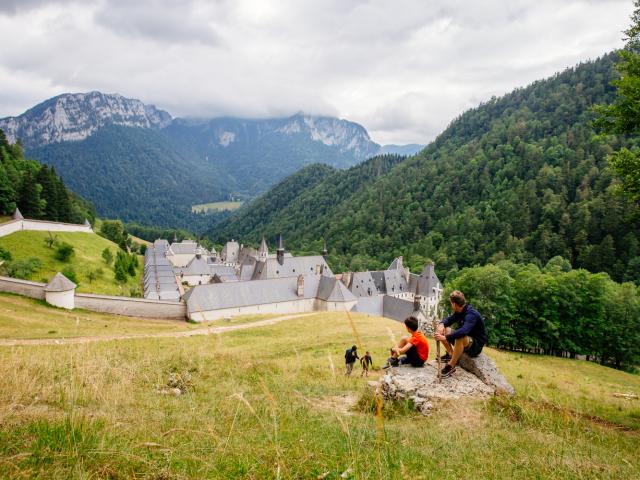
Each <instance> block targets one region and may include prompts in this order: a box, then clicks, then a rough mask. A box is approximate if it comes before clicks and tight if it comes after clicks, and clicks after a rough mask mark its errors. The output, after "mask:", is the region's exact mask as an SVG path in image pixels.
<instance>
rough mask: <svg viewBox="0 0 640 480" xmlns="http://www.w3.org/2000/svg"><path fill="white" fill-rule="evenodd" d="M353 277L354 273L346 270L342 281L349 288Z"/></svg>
mask: <svg viewBox="0 0 640 480" xmlns="http://www.w3.org/2000/svg"><path fill="white" fill-rule="evenodd" d="M352 278H353V273H351V272H344V273H343V274H342V283H344V285H345V286H346V287H347V288H350V287H351V279H352Z"/></svg>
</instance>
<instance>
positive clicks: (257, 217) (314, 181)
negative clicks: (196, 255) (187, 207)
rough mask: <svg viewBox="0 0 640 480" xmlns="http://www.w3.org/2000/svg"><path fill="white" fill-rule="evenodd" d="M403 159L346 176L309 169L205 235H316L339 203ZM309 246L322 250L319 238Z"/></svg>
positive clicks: (377, 160)
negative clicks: (303, 231)
mask: <svg viewBox="0 0 640 480" xmlns="http://www.w3.org/2000/svg"><path fill="white" fill-rule="evenodd" d="M403 159H404V157H401V156H399V155H381V156H377V157H373V158H371V159H369V160H367V161H366V162H363V163H361V164H360V165H356V166H355V167H351V168H350V169H348V170H338V169H335V168H332V167H328V166H326V165H320V164H313V165H309V166H308V167H305V168H303V169H302V170H300V171H299V172H297V173H296V174H294V175H291V176H290V177H287V178H286V179H285V180H283V181H282V182H280V183H279V184H278V185H276V186H275V187H274V188H272V189H271V190H270V191H269V192H268V193H266V194H265V195H264V196H263V197H261V198H260V199H259V200H258V201H255V202H252V203H249V204H248V205H246V206H245V207H243V208H242V209H241V210H239V211H238V212H237V213H236V214H233V215H231V216H230V217H229V218H228V219H226V220H225V221H224V222H222V223H221V224H219V225H216V227H215V228H214V229H213V231H212V232H209V235H210V236H212V237H213V239H214V240H215V241H218V242H224V241H225V240H226V239H228V238H229V237H235V238H241V239H243V240H253V241H259V240H260V238H261V236H262V235H264V236H265V237H267V238H269V239H271V240H275V239H276V237H277V235H278V234H279V233H280V232H282V233H283V234H284V236H285V239H286V240H288V237H289V233H290V232H296V231H297V230H298V229H299V228H300V227H304V228H306V229H307V230H310V231H318V226H317V225H315V224H316V222H324V221H326V219H327V218H330V217H331V216H332V215H333V213H334V212H336V211H337V210H338V209H339V206H340V205H341V203H342V202H343V201H346V200H348V199H349V198H351V196H353V195H354V194H355V193H356V192H358V191H360V190H361V189H362V188H364V186H365V185H367V184H368V183H370V182H372V181H374V180H375V179H376V178H378V177H379V176H381V175H384V174H385V173H387V172H388V171H389V170H390V169H391V168H392V167H393V166H395V165H397V164H398V163H399V162H401V161H402V160H403ZM309 240H310V242H309V243H313V245H311V244H309V245H307V248H309V249H316V250H319V249H320V248H321V244H322V235H319V236H316V237H315V238H309Z"/></svg>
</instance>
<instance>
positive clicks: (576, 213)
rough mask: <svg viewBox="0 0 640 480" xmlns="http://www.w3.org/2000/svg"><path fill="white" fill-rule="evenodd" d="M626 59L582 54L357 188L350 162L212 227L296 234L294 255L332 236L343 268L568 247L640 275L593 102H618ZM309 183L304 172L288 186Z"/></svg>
mask: <svg viewBox="0 0 640 480" xmlns="http://www.w3.org/2000/svg"><path fill="white" fill-rule="evenodd" d="M615 59H616V56H615V54H609V55H606V56H604V57H602V58H600V59H598V60H596V61H593V62H588V63H583V64H580V65H578V66H577V67H575V68H572V69H568V70H566V71H564V72H562V73H559V74H557V75H554V76H553V77H551V78H549V79H546V80H541V81H538V82H535V83H533V84H532V85H530V86H528V87H526V88H521V89H517V90H515V91H513V92H512V93H510V94H508V95H505V96H504V97H501V98H497V99H492V100H491V101H489V102H487V103H485V104H482V105H480V106H479V107H477V108H475V109H472V110H470V111H468V112H466V113H464V114H463V115H461V116H460V117H459V118H457V119H456V120H454V121H453V122H452V123H451V125H450V126H449V127H448V128H447V129H446V130H445V131H444V132H443V133H442V134H441V135H440V136H439V137H438V138H437V139H436V140H435V141H434V142H433V143H432V144H430V145H429V146H428V147H427V148H426V149H424V150H423V151H422V152H420V153H419V154H418V155H416V156H415V157H411V158H409V159H407V160H404V161H402V162H400V163H399V164H398V165H397V166H395V168H392V169H391V170H389V171H388V172H383V173H382V174H381V175H379V176H375V177H374V178H370V179H369V181H367V182H365V183H364V184H363V185H361V186H360V187H355V188H351V189H349V188H344V189H340V194H339V195H333V190H334V189H335V188H336V185H338V184H339V183H340V182H342V181H344V182H345V187H348V184H349V181H348V176H349V171H346V172H336V173H335V174H334V176H333V177H331V178H327V181H325V182H323V183H321V184H318V185H316V184H313V185H310V186H309V187H308V188H306V189H304V191H298V192H297V194H296V195H295V196H292V197H291V201H290V202H288V203H287V204H285V205H277V206H276V205H274V204H273V203H272V202H271V198H272V197H271V193H272V192H274V191H275V189H274V190H273V191H272V192H268V193H267V194H265V195H264V196H263V197H261V198H260V199H258V200H256V201H255V202H253V203H250V204H248V205H245V206H244V207H243V208H242V209H241V210H239V211H238V212H236V213H235V214H233V215H232V216H231V217H230V218H229V219H227V220H226V221H225V222H223V223H222V224H220V225H219V226H216V227H215V229H214V231H212V232H210V236H211V237H212V239H214V240H219V239H222V238H228V237H234V238H243V239H244V238H247V239H250V240H253V241H256V242H257V241H258V240H259V238H260V237H261V236H262V235H263V234H265V235H267V236H273V235H275V234H277V233H279V232H283V233H284V234H285V235H286V237H285V238H286V246H287V247H288V248H290V249H292V250H294V251H295V250H297V251H306V250H317V249H318V245H319V239H321V238H325V239H326V240H327V244H328V246H329V250H330V253H331V257H330V261H331V265H332V266H333V267H334V268H335V269H337V270H342V269H344V268H349V269H357V268H362V267H369V268H380V267H383V266H386V265H388V263H389V262H390V261H391V260H392V259H393V258H394V257H395V256H398V255H404V257H405V259H406V261H407V262H408V264H409V265H410V266H411V267H412V268H414V269H417V268H420V266H421V265H423V264H424V263H425V262H426V261H427V260H428V259H432V260H434V261H435V262H436V265H437V269H438V273H439V274H440V275H441V276H443V277H446V276H447V274H449V273H454V272H456V271H458V270H459V269H461V268H463V267H466V266H473V265H477V264H485V263H486V262H490V261H498V260H500V259H503V258H508V259H511V260H514V261H517V262H532V263H536V264H538V265H544V264H546V262H547V261H548V260H549V259H551V258H552V257H554V256H557V255H560V256H563V257H565V258H567V259H568V260H569V261H570V262H571V264H572V266H573V267H582V268H586V269H588V270H590V271H593V272H600V271H605V272H607V273H609V274H610V275H611V276H612V277H613V278H614V279H615V280H618V281H621V280H637V278H635V274H634V271H635V270H633V267H632V269H631V270H629V265H635V264H637V263H638V262H640V260H638V256H639V255H640V247H639V243H638V238H640V223H639V222H638V221H635V222H633V223H632V222H630V221H629V213H630V212H632V211H633V210H634V209H636V208H637V207H635V206H634V205H632V204H630V203H629V202H627V201H626V200H625V199H623V198H621V197H619V196H617V195H615V193H614V191H613V187H614V185H615V181H614V178H613V174H612V172H611V170H610V169H609V166H608V163H607V156H608V155H609V154H610V153H611V152H612V151H614V149H616V148H618V147H619V146H620V142H621V140H619V139H617V138H614V137H598V136H596V132H595V131H594V129H593V128H592V126H591V121H592V119H593V114H592V113H591V110H590V109H591V107H592V106H593V105H595V104H597V103H610V102H611V101H612V100H613V98H614V95H615V91H614V88H613V87H612V86H611V85H610V81H611V80H612V79H613V78H615V76H616V73H615V70H614V61H615ZM625 143H626V144H627V145H628V146H629V145H631V146H632V145H633V144H634V142H633V141H632V140H627V141H625ZM298 186H299V185H298V181H297V177H295V176H293V177H290V178H289V179H286V180H284V181H283V182H282V183H281V184H279V185H278V187H277V188H278V190H279V191H280V192H286V190H287V189H288V188H291V189H292V190H295V189H296V188H297V187H298ZM284 196H285V195H282V194H281V195H280V197H284ZM303 198H304V201H303ZM252 210H253V211H255V212H257V211H264V210H269V215H250V213H249V212H251V211H252Z"/></svg>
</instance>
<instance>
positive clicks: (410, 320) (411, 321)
mask: <svg viewBox="0 0 640 480" xmlns="http://www.w3.org/2000/svg"><path fill="white" fill-rule="evenodd" d="M418 323H419V322H418V319H417V318H416V317H407V318H405V319H404V324H405V325H406V326H407V328H408V329H409V330H411V331H412V332H415V331H416V330H418Z"/></svg>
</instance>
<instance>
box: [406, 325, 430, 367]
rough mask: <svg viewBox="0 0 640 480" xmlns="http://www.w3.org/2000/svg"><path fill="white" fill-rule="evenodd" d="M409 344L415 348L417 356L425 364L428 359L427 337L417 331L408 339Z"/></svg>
mask: <svg viewBox="0 0 640 480" xmlns="http://www.w3.org/2000/svg"><path fill="white" fill-rule="evenodd" d="M409 343H411V344H412V345H413V346H414V347H415V349H416V351H417V352H418V356H419V357H420V358H421V359H422V360H424V361H425V362H426V361H427V358H428V357H429V342H427V337H425V336H424V334H423V333H422V332H421V331H419V330H418V331H415V332H413V334H412V335H411V338H409Z"/></svg>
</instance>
